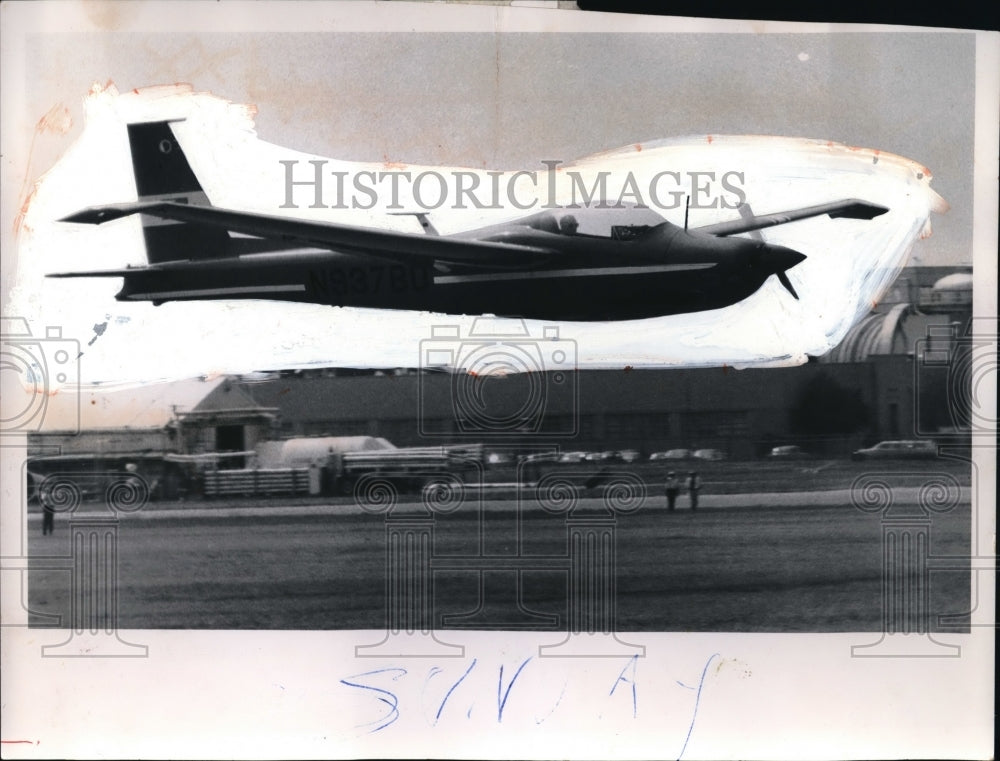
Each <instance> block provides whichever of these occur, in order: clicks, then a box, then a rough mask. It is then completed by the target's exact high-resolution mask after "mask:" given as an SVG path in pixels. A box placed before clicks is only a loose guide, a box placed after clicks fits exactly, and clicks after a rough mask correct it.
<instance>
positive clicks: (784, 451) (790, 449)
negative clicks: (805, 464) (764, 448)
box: [767, 444, 810, 460]
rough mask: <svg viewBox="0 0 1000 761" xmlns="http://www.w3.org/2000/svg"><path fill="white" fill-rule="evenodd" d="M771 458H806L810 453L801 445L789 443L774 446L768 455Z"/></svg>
mask: <svg viewBox="0 0 1000 761" xmlns="http://www.w3.org/2000/svg"><path fill="white" fill-rule="evenodd" d="M767 456H768V457H770V458H771V459H773V460H807V459H809V457H810V455H809V453H808V452H806V451H805V450H804V449H803V448H802V447H799V446H795V445H794V444H789V445H787V446H783V447H775V448H774V449H772V450H771V451H770V452H769V453H768V455H767Z"/></svg>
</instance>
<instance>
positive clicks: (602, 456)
mask: <svg viewBox="0 0 1000 761" xmlns="http://www.w3.org/2000/svg"><path fill="white" fill-rule="evenodd" d="M616 456H617V452H588V453H587V456H586V458H585V459H586V460H587V462H605V461H607V460H613V459H615V457H616Z"/></svg>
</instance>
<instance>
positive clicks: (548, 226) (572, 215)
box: [525, 202, 664, 240]
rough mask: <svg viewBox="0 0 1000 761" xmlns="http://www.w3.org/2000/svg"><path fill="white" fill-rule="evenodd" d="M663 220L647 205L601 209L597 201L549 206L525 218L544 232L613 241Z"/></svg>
mask: <svg viewBox="0 0 1000 761" xmlns="http://www.w3.org/2000/svg"><path fill="white" fill-rule="evenodd" d="M663 221H664V219H663V217H662V216H660V215H659V214H657V213H656V212H655V211H653V210H652V209H650V208H646V207H641V206H634V205H624V204H623V205H622V206H615V207H610V208H600V207H599V206H597V205H596V202H595V205H592V206H587V207H580V208H576V209H574V208H567V207H562V208H558V209H550V210H547V211H544V212H542V213H540V214H536V215H534V216H533V217H531V218H530V219H529V220H525V222H526V223H527V224H529V225H530V226H531V227H533V228H535V229H536V230H542V231H544V232H550V233H556V234H559V235H585V236H596V237H601V238H611V239H613V240H632V239H634V238H637V237H639V236H641V235H642V234H643V233H645V232H646V231H647V230H649V229H650V228H653V227H656V226H657V225H659V224H661V223H662V222H663Z"/></svg>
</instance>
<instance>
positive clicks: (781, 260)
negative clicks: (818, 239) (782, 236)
mask: <svg viewBox="0 0 1000 761" xmlns="http://www.w3.org/2000/svg"><path fill="white" fill-rule="evenodd" d="M805 259H806V256H805V254H800V253H799V252H798V251H795V250H794V249H791V248H785V247H784V246H771V245H768V246H765V247H764V251H763V252H762V255H761V257H760V260H759V261H760V266H761V267H762V268H763V269H766V270H767V271H768V272H774V273H778V272H784V271H785V270H789V269H791V268H792V267H794V266H795V265H796V264H799V263H801V262H804V261H805Z"/></svg>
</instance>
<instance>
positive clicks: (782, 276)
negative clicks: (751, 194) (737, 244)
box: [740, 203, 806, 301]
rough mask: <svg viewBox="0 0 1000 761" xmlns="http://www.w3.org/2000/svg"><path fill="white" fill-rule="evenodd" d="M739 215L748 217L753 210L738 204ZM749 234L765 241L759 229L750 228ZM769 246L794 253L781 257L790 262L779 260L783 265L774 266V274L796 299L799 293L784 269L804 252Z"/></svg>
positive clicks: (799, 260)
mask: <svg viewBox="0 0 1000 761" xmlns="http://www.w3.org/2000/svg"><path fill="white" fill-rule="evenodd" d="M740 216H741V217H743V218H744V219H750V218H751V217H753V210H752V209H751V208H750V204H747V203H744V204H740ZM749 234H750V237H751V238H752V239H753V240H755V241H758V242H760V243H765V241H764V236H763V235H761V233H760V230H750V231H749ZM769 248H770V250H772V251H773V250H774V249H776V248H777V249H779V250H781V251H784V252H789V254H795V257H792V256H790V255H788V254H786V255H785V256H784V257H782V258H785V259H786V261H790V262H791V263H788V264H785V262H781V263H780V264H785V266H783V267H780V268H776V270H775V273H774V274H776V275H777V276H778V282H779V283H781V284H782V285H783V286H785V290H786V291H788V292H789V293H790V294H792V298H794V299H795V300H796V301H798V300H799V294H798V293H796V292H795V288H794V287H793V286H792V281H791V280H789V279H788V274H787V272H786V270H788V269H790V268H791V267H794V266H795V265H796V264H798V263H799V262H801V261H802V260H803V259H805V258H806V257H805V254H800V253H799V252H798V251H793V250H792V249H790V248H784V247H783V246H770V247H769ZM770 258H771V259H772V260H773V259H774V258H775V257H774V255H773V254H772V256H771V257H770Z"/></svg>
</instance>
